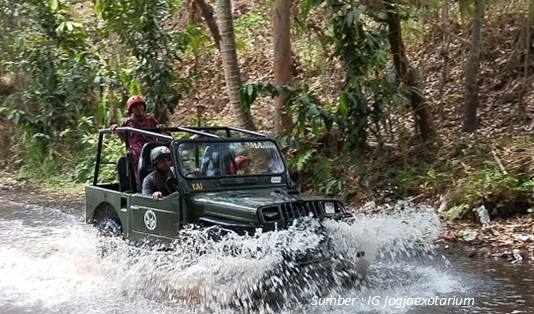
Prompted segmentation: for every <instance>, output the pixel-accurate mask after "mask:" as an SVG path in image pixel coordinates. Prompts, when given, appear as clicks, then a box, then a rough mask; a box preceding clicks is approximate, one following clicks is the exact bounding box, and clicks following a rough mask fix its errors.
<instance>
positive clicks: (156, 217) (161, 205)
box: [128, 193, 181, 243]
mask: <svg viewBox="0 0 534 314" xmlns="http://www.w3.org/2000/svg"><path fill="white" fill-rule="evenodd" d="M128 212H129V219H130V228H131V236H130V239H131V240H134V241H149V243H161V242H163V243H165V242H170V241H172V240H173V239H175V238H176V236H177V235H178V231H179V230H180V228H181V226H180V222H181V220H180V218H181V215H180V194H179V193H173V194H171V195H169V196H167V197H165V198H162V199H159V200H153V199H152V197H151V196H150V195H143V194H133V195H132V196H131V199H130V210H129V211H128Z"/></svg>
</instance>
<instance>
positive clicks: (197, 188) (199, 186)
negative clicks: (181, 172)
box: [191, 182, 204, 191]
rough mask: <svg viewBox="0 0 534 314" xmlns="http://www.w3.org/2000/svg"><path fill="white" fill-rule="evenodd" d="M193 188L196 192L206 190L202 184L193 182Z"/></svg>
mask: <svg viewBox="0 0 534 314" xmlns="http://www.w3.org/2000/svg"><path fill="white" fill-rule="evenodd" d="M191 188H193V190H195V191H202V190H204V186H203V185H202V183H201V182H193V183H191Z"/></svg>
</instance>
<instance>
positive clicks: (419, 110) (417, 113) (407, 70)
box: [385, 0, 437, 142]
mask: <svg viewBox="0 0 534 314" xmlns="http://www.w3.org/2000/svg"><path fill="white" fill-rule="evenodd" d="M393 2H394V0H387V1H385V3H386V12H387V13H386V14H387V24H388V28H389V34H388V39H389V44H390V46H391V53H392V55H393V63H394V64H395V70H396V71H397V74H398V76H397V77H398V79H399V80H401V81H402V82H404V84H405V85H406V86H408V87H409V88H410V89H411V90H412V91H411V95H410V96H411V97H410V106H411V108H412V111H413V114H414V119H415V127H416V129H417V130H418V132H419V135H420V137H421V139H422V140H423V141H425V142H426V141H429V140H432V139H435V138H436V137H437V133H436V130H435V128H434V123H433V120H432V114H431V113H430V110H429V109H428V108H427V107H426V105H425V102H426V100H425V98H424V97H423V95H422V94H421V86H420V83H419V82H418V80H417V76H416V74H415V69H413V68H412V67H411V66H410V63H409V61H408V57H407V56H406V49H405V48H404V42H403V41H402V33H401V25H400V20H399V15H398V11H397V7H396V5H395V4H394V3H393Z"/></svg>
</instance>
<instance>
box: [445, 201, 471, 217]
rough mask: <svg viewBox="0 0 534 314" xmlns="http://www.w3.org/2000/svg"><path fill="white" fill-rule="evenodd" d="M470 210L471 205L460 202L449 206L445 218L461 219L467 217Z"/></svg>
mask: <svg viewBox="0 0 534 314" xmlns="http://www.w3.org/2000/svg"><path fill="white" fill-rule="evenodd" d="M468 211H469V205H467V204H460V205H457V206H453V207H451V208H449V209H448V210H447V211H446V212H445V213H444V214H443V218H445V219H447V220H454V219H460V218H462V217H465V215H466V214H467V213H468Z"/></svg>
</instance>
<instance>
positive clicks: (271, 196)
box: [191, 189, 324, 212]
mask: <svg viewBox="0 0 534 314" xmlns="http://www.w3.org/2000/svg"><path fill="white" fill-rule="evenodd" d="M320 199H324V198H320V197H315V196H308V195H303V194H286V192H285V191H284V190H281V189H261V190H242V191H240V190H237V191H224V192H210V193H199V194H196V195H194V196H193V197H192V198H191V200H192V202H193V204H195V205H197V206H202V207H203V206H206V205H209V206H210V207H212V206H213V207H226V208H236V209H238V208H239V209H240V210H243V211H244V210H247V211H251V212H256V209H257V208H259V207H261V206H265V205H270V204H279V203H288V202H296V201H299V200H304V201H307V200H320Z"/></svg>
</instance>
